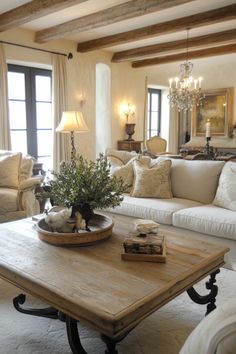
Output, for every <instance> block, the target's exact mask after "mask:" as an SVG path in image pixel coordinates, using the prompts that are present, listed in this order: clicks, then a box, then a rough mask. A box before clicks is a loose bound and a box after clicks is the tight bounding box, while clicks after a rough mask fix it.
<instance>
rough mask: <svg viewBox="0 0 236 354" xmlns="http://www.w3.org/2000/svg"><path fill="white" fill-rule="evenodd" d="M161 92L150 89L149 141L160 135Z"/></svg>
mask: <svg viewBox="0 0 236 354" xmlns="http://www.w3.org/2000/svg"><path fill="white" fill-rule="evenodd" d="M160 127H161V90H158V89H154V88H148V119H147V139H149V138H151V137H152V136H154V135H160Z"/></svg>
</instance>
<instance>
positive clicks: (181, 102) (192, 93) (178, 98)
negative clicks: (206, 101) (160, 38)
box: [168, 30, 204, 111]
mask: <svg viewBox="0 0 236 354" xmlns="http://www.w3.org/2000/svg"><path fill="white" fill-rule="evenodd" d="M192 69H193V64H192V63H191V62H190V61H189V60H188V30H187V59H186V61H185V62H184V63H183V64H181V65H180V77H176V78H175V79H169V84H170V91H169V95H168V99H169V103H170V105H171V107H177V109H178V111H188V110H192V108H193V106H199V105H201V103H202V100H203V98H204V95H203V93H202V91H201V82H202V78H201V77H199V78H198V79H194V78H193V77H192V76H191V73H192Z"/></svg>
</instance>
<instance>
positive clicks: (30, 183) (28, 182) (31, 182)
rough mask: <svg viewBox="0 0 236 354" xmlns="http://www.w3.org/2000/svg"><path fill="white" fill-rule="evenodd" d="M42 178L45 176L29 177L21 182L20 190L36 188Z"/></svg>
mask: <svg viewBox="0 0 236 354" xmlns="http://www.w3.org/2000/svg"><path fill="white" fill-rule="evenodd" d="M42 179H43V177H31V178H27V179H25V180H23V181H21V182H20V184H19V190H20V191H25V190H30V189H34V188H35V187H36V186H38V185H40V183H41V182H42Z"/></svg>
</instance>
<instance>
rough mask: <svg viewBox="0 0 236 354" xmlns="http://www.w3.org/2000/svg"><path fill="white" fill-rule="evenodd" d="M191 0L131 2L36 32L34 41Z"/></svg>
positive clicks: (45, 40) (106, 23)
mask: <svg viewBox="0 0 236 354" xmlns="http://www.w3.org/2000/svg"><path fill="white" fill-rule="evenodd" d="M191 1H192V0H148V1H144V0H132V1H129V2H126V3H123V4H120V5H116V6H113V7H110V8H108V9H106V10H103V11H99V12H96V13H93V14H91V15H87V16H83V17H80V18H77V19H75V20H72V21H69V22H65V23H62V24H60V25H57V26H54V27H50V28H46V29H43V30H41V31H38V32H37V33H36V36H35V41H36V42H38V43H45V42H48V41H51V40H55V39H58V38H63V37H66V36H68V35H71V34H73V33H79V32H83V31H87V30H90V29H94V28H98V27H103V26H107V25H109V24H112V23H116V22H120V21H124V20H126V19H130V18H135V17H138V16H142V15H146V14H149V13H152V12H157V11H161V10H163V9H167V8H170V7H173V6H177V5H182V4H185V3H188V2H191Z"/></svg>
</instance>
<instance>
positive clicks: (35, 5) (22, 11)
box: [0, 0, 88, 32]
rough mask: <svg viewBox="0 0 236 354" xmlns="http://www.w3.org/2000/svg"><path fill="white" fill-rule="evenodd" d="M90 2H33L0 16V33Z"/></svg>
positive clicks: (34, 0) (37, 0)
mask: <svg viewBox="0 0 236 354" xmlns="http://www.w3.org/2000/svg"><path fill="white" fill-rule="evenodd" d="M85 1H88V0H33V1H30V2H28V3H26V4H24V5H21V6H18V7H16V8H14V9H12V10H10V11H7V12H5V13H3V14H1V15H0V32H3V31H6V30H9V29H11V28H14V27H18V26H20V25H23V24H24V23H27V22H30V21H33V20H35V19H37V18H40V17H42V16H46V15H48V14H51V13H53V12H56V11H59V10H63V9H65V8H67V7H69V6H73V5H76V4H79V3H82V2H85Z"/></svg>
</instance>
